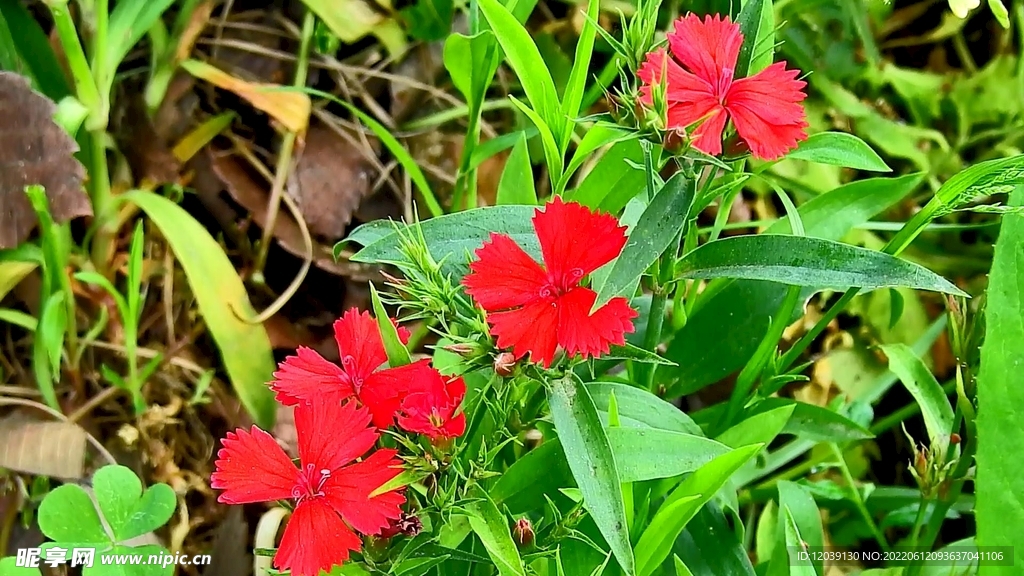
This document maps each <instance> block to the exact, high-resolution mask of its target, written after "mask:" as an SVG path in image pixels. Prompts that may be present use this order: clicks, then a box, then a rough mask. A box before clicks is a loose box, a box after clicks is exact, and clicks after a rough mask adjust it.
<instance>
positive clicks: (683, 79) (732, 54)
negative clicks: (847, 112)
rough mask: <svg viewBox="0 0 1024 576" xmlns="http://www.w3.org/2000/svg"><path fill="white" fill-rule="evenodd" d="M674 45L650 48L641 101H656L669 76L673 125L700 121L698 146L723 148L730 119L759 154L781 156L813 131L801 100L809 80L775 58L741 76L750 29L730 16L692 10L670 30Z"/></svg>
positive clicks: (642, 74)
mask: <svg viewBox="0 0 1024 576" xmlns="http://www.w3.org/2000/svg"><path fill="white" fill-rule="evenodd" d="M668 45H669V50H670V51H671V52H672V56H673V57H674V58H672V57H669V55H668V54H667V53H666V52H665V50H656V51H654V52H652V53H650V54H648V55H647V61H646V62H644V64H643V66H641V68H640V70H638V71H637V76H639V77H640V79H641V80H642V81H643V82H644V86H643V87H642V88H641V98H640V102H641V103H642V104H644V105H645V106H651V105H652V103H653V96H652V94H651V89H652V87H653V86H655V85H659V84H661V82H662V80H663V78H662V74H664V75H665V77H664V81H665V87H666V100H667V104H668V123H667V126H668V128H671V129H684V128H687V127H689V126H691V125H692V124H695V123H697V122H700V126H698V127H697V128H696V130H695V131H694V133H693V134H692V135H691V136H692V138H693V146H694V147H695V148H697V149H698V150H701V151H702V152H706V153H708V154H711V155H712V156H714V155H718V154H721V153H722V132H723V131H724V130H725V125H726V122H728V121H729V120H730V119H731V120H732V123H733V125H734V126H735V127H736V132H737V134H739V137H740V138H741V139H742V140H743V141H744V142H745V143H746V144H747V146H748V147H749V148H750V151H751V152H752V153H753V154H754V156H756V157H758V158H761V159H764V160H776V159H778V158H781V157H782V156H785V155H786V153H787V152H789V151H790V150H792V149H793V148H795V147H796V145H797V142H799V141H800V140H802V139H804V138H806V137H807V132H806V129H807V120H806V113H805V112H804V108H803V106H802V105H801V104H800V102H801V101H803V100H804V98H806V97H807V95H806V94H804V93H803V88H804V86H806V85H807V83H806V82H803V81H802V80H797V79H796V77H797V74H798V73H799V72H798V71H797V70H787V69H786V64H785V63H783V62H776V63H774V64H772V65H771V66H768V67H767V68H765V69H764V70H762V71H760V72H758V73H757V74H754V75H753V76H750V77H747V78H738V79H734V78H733V74H734V73H735V70H736V63H737V60H738V59H739V54H740V47H741V46H742V45H743V34H742V33H740V27H739V25H738V24H735V23H733V22H732V21H730V20H729V17H728V16H726V17H725V18H721V17H720V16H717V15H716V16H714V17H712V16H706V17H705V18H704V20H703V21H701V19H700V18H699V17H697V15H695V14H688V15H687V16H685V17H683V18H680V19H679V20H677V21H676V23H675V32H674V33H671V32H670V33H669V34H668Z"/></svg>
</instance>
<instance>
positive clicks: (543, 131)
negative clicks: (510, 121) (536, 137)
mask: <svg viewBox="0 0 1024 576" xmlns="http://www.w3.org/2000/svg"><path fill="white" fill-rule="evenodd" d="M508 99H509V100H511V101H512V104H513V105H514V106H515V107H516V109H517V110H519V111H520V112H522V113H523V114H524V115H525V116H526V117H527V118H529V119H530V122H533V125H534V126H535V127H536V128H537V132H538V133H539V134H540V142H541V145H542V146H543V147H544V162H546V163H547V165H548V172H549V173H550V179H551V181H552V182H554V183H557V182H559V181H560V179H561V178H562V171H563V168H564V166H563V165H562V152H561V150H559V148H558V137H557V135H556V134H555V132H552V130H551V125H550V124H548V122H547V121H546V120H544V118H543V117H542V116H541V115H540V114H538V113H537V111H536V110H534V109H533V108H530V106H529V105H527V104H525V103H523V102H520V101H519V99H517V98H516V97H515V96H509V97H508Z"/></svg>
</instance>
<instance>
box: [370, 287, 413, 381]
mask: <svg viewBox="0 0 1024 576" xmlns="http://www.w3.org/2000/svg"><path fill="white" fill-rule="evenodd" d="M370 301H371V302H372V303H373V314H374V316H376V317H377V326H379V327H380V336H381V340H383V341H384V350H385V351H386V352H387V353H388V365H389V366H391V367H392V368H397V367H399V366H405V365H406V364H412V356H410V355H409V349H408V348H406V347H405V344H402V339H401V338H399V337H398V328H396V327H395V324H394V323H393V322H392V321H391V318H390V317H388V312H387V310H385V309H384V304H383V303H381V301H380V296H379V295H378V294H377V289H376V288H374V286H373V283H372V282H371V283H370Z"/></svg>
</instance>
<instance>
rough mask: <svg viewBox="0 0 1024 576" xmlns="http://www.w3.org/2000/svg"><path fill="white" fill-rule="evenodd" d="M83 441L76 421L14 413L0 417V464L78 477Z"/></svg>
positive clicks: (81, 473)
mask: <svg viewBox="0 0 1024 576" xmlns="http://www.w3.org/2000/svg"><path fill="white" fill-rule="evenodd" d="M85 443H86V434H85V430H82V428H81V427H79V426H78V425H76V424H71V423H68V422H40V421H36V420H30V419H28V418H26V417H24V416H21V415H20V414H19V413H14V414H12V415H11V416H8V417H6V418H4V419H2V420H0V468H7V469H10V470H17V471H18V472H24V473H26V474H37V475H40V476H52V477H54V478H65V479H72V480H78V479H81V478H83V477H84V474H85Z"/></svg>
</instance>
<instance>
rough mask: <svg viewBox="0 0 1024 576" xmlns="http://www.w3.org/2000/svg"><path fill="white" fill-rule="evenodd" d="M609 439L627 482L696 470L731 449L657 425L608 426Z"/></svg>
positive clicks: (665, 476) (620, 470)
mask: <svg viewBox="0 0 1024 576" xmlns="http://www.w3.org/2000/svg"><path fill="white" fill-rule="evenodd" d="M608 440H609V442H610V443H611V447H612V453H613V454H614V455H615V463H616V465H617V466H618V470H619V479H620V480H622V481H623V482H644V481H647V480H655V479H658V478H672V477H675V476H679V475H680V474H686V473H687V472H693V471H694V470H696V469H698V468H700V467H701V466H703V465H705V464H707V463H708V462H710V461H711V460H712V459H714V458H716V457H718V456H721V455H722V454H725V453H726V452H728V451H729V447H728V446H726V445H725V444H723V443H721V442H718V441H716V440H710V439H708V438H705V437H703V436H697V435H694V434H686V433H683V432H669V431H668V430H658V429H656V428H627V427H622V428H616V429H609V430H608Z"/></svg>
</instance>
